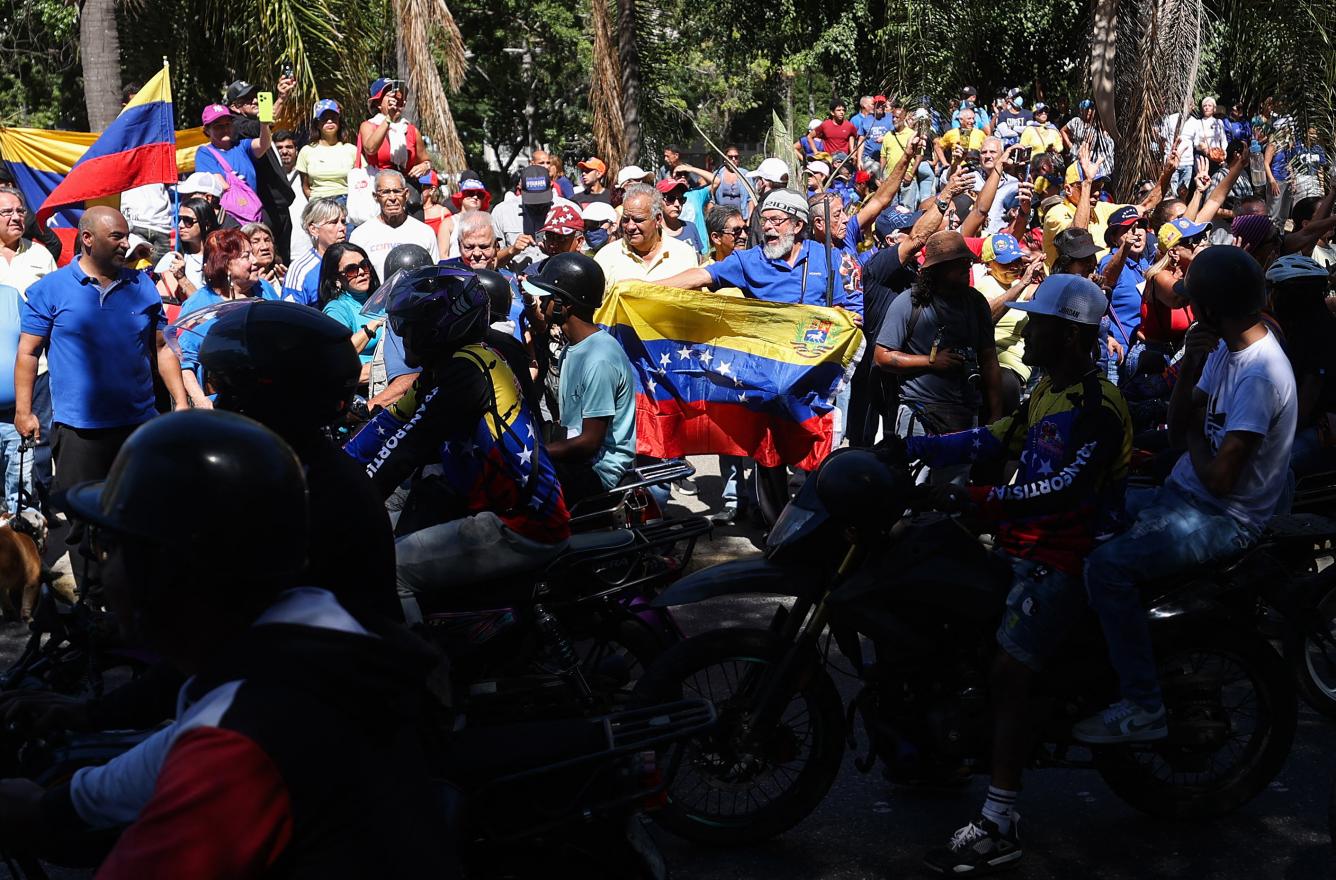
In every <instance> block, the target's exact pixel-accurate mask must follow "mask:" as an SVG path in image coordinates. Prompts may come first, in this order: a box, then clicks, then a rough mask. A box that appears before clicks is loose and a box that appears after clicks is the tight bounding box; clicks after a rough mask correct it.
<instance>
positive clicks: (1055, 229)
mask: <svg viewBox="0 0 1336 880" xmlns="http://www.w3.org/2000/svg"><path fill="white" fill-rule="evenodd" d="M1123 207H1126V205H1120V204H1116V203H1114V202H1096V203H1095V208H1094V210H1093V211H1091V212H1090V225H1089V226H1087V227H1086V228H1087V229H1088V230H1089V231H1090V237H1091V238H1093V239H1094V240H1095V246H1096V247H1098V248H1099V253H1098V254H1096V255H1095V256H1096V258H1097V259H1101V260H1102V259H1104V255H1105V254H1107V253H1108V252H1109V249H1108V248H1107V247H1105V246H1104V231H1105V229H1106V228H1107V226H1108V225H1109V216H1110V215H1111V214H1113V212H1114V211H1117V210H1118V209H1119V208H1123ZM1075 219H1076V206H1075V205H1073V204H1072V203H1071V202H1069V201H1067V200H1063V202H1062V204H1060V205H1054V206H1053V207H1051V208H1049V209H1048V213H1047V214H1045V215H1044V266H1045V267H1046V268H1048V269H1050V270H1051V269H1052V268H1053V264H1054V263H1056V262H1057V261H1058V249H1057V248H1056V247H1054V245H1053V240H1054V239H1055V238H1057V237H1058V233H1059V232H1061V231H1062V230H1064V229H1067V228H1068V227H1070V226H1071V225H1072V221H1073V220H1075Z"/></svg>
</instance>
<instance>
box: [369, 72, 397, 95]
mask: <svg viewBox="0 0 1336 880" xmlns="http://www.w3.org/2000/svg"><path fill="white" fill-rule="evenodd" d="M392 82H394V80H393V79H391V78H390V77H388V76H382V77H381V78H380V79H378V80H376V81H375V82H373V83H372V84H371V94H370V95H369V100H371V101H377V100H379V99H380V98H381V96H382V95H384V93H385V90H386V89H387V88H389V87H390V83H392Z"/></svg>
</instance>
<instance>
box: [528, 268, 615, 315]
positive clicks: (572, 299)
mask: <svg viewBox="0 0 1336 880" xmlns="http://www.w3.org/2000/svg"><path fill="white" fill-rule="evenodd" d="M524 281H525V283H526V284H532V285H533V286H534V287H537V288H538V289H539V290H543V291H546V292H547V293H550V294H552V295H553V296H555V297H557V298H558V299H560V300H562V301H563V302H565V303H567V304H569V305H572V306H575V307H576V308H581V309H586V310H588V311H591V312H592V311H595V310H597V309H598V307H599V306H601V305H603V287H604V284H605V281H604V278H603V267H602V266H600V265H599V264H598V263H597V262H595V261H594V258H593V257H587V256H585V255H584V254H557V255H556V256H552V257H548V258H547V259H546V260H545V261H544V262H543V265H542V268H541V269H540V270H539V271H538V274H537V275H530V276H528V277H526V278H525V279H524Z"/></svg>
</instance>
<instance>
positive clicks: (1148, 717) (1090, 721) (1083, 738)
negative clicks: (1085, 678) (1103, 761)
mask: <svg viewBox="0 0 1336 880" xmlns="http://www.w3.org/2000/svg"><path fill="white" fill-rule="evenodd" d="M1168 735H1169V720H1168V717H1167V716H1166V715H1165V712H1164V706H1161V707H1160V708H1159V709H1157V710H1156V711H1154V712H1151V711H1148V710H1146V709H1143V708H1141V707H1140V706H1138V705H1137V704H1136V703H1133V702H1132V701H1131V700H1123V701H1121V702H1118V703H1114V704H1113V705H1112V706H1110V707H1109V708H1107V709H1105V710H1104V711H1103V712H1100V713H1099V714H1097V715H1092V716H1091V717H1089V718H1087V719H1086V720H1085V721H1082V722H1080V723H1079V724H1077V725H1076V726H1075V727H1073V728H1072V736H1073V737H1075V738H1076V740H1077V741H1078V742H1083V743H1088V744H1090V745H1094V746H1106V745H1113V744H1115V743H1134V742H1153V741H1155V740H1157V739H1164V738H1165V737H1166V736H1168Z"/></svg>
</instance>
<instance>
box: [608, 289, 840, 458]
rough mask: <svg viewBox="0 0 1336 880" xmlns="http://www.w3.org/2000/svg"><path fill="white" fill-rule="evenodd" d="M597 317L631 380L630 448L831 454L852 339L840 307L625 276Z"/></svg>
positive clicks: (671, 453)
mask: <svg viewBox="0 0 1336 880" xmlns="http://www.w3.org/2000/svg"><path fill="white" fill-rule="evenodd" d="M596 319H597V321H598V322H599V323H600V324H602V325H604V326H605V327H607V328H608V331H609V332H610V333H612V335H613V336H614V337H615V338H616V339H617V341H618V342H619V343H621V346H622V348H623V349H624V350H625V351H626V354H627V357H628V358H630V360H631V367H632V369H633V371H634V372H635V373H636V375H637V377H638V379H639V383H640V389H639V391H638V393H637V394H636V445H637V447H638V450H639V451H640V452H641V453H643V454H645V455H652V456H655V457H659V458H672V457H676V456H680V455H696V454H702V453H717V454H721V455H745V456H749V457H751V458H754V459H756V460H757V461H758V462H760V463H761V464H763V465H766V466H767V467H773V466H776V465H781V464H785V465H797V466H799V467H804V468H813V467H815V466H816V465H817V464H819V463H820V462H821V460H822V459H823V458H825V457H826V456H827V455H828V454H829V453H830V449H831V441H832V439H833V434H834V421H835V412H834V409H835V394H836V392H837V391H838V390H839V385H840V381H841V379H842V378H843V377H844V376H845V374H846V372H847V371H848V370H849V369H850V365H851V364H852V363H853V360H854V358H855V357H857V355H858V351H859V350H860V348H861V347H862V344H863V333H862V331H861V330H860V329H859V328H858V327H857V326H856V325H855V324H854V323H853V320H852V318H851V317H850V315H849V313H847V312H844V311H841V310H839V309H828V308H822V307H819V306H800V305H788V304H785V303H772V302H761V301H758V300H753V299H742V298H739V297H733V296H723V295H720V294H718V293H710V292H702V291H695V290H676V289H673V288H667V287H659V286H657V285H654V284H648V283H645V282H638V281H625V282H621V283H619V284H617V285H616V286H615V287H613V289H612V290H611V291H609V294H608V297H607V298H606V299H605V301H604V304H603V307H602V308H601V309H600V310H599V313H598V315H597V316H596Z"/></svg>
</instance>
